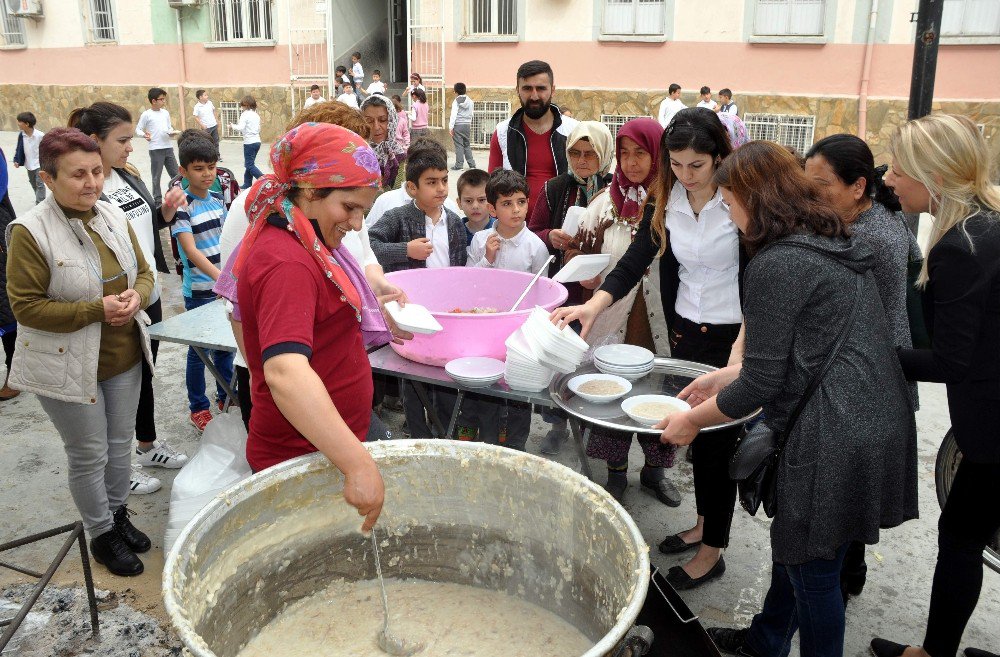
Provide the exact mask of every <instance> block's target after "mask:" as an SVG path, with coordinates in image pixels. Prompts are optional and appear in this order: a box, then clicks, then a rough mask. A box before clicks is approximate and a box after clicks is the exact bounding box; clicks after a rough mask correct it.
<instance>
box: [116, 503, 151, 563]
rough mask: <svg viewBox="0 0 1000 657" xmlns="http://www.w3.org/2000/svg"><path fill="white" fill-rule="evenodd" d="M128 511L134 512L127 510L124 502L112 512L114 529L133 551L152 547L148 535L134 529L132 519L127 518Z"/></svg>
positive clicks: (145, 550)
mask: <svg viewBox="0 0 1000 657" xmlns="http://www.w3.org/2000/svg"><path fill="white" fill-rule="evenodd" d="M129 513H133V514H134V513H135V512H134V511H129V510H128V507H127V506H125V505H124V504H122V505H121V506H120V507H118V510H117V511H115V514H114V522H115V531H116V532H118V535H119V536H121V537H122V540H123V541H125V545H127V546H128V547H129V549H130V550H132V551H133V552H137V553H142V552H147V551H149V548H150V547H152V543H150V541H149V537H148V536H146V535H145V534H143V533H142V532H141V531H139V530H138V529H136V528H135V525H133V524H132V521H131V520H129V519H128V516H129Z"/></svg>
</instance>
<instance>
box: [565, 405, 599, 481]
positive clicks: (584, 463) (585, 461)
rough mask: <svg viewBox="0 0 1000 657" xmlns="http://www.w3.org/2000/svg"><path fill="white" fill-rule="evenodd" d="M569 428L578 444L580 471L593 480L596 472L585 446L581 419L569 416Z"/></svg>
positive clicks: (577, 452) (574, 442) (575, 443)
mask: <svg viewBox="0 0 1000 657" xmlns="http://www.w3.org/2000/svg"><path fill="white" fill-rule="evenodd" d="M569 430H570V433H572V434H573V444H574V445H576V455H577V458H579V459H580V472H582V473H583V475H584V476H585V477H586V478H587V479H590V480H591V481H593V480H594V472H593V471H592V470H591V469H590V459H589V458H587V448H586V447H585V442H584V434H583V431H581V429H580V420H579V419H577V418H575V417H573V416H572V415H570V416H569ZM588 431H589V429H588Z"/></svg>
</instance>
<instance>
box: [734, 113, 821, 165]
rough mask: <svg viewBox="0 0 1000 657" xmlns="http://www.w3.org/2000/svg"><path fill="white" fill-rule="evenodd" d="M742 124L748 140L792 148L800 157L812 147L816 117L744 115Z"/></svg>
mask: <svg viewBox="0 0 1000 657" xmlns="http://www.w3.org/2000/svg"><path fill="white" fill-rule="evenodd" d="M743 123H745V124H746V126H747V134H748V135H749V137H750V139H753V140H757V139H763V140H766V141H773V142H775V143H777V144H781V145H782V146H786V147H788V148H794V149H795V151H796V152H797V153H798V154H799V155H800V156H801V155H805V154H806V151H808V150H809V148H810V147H811V146H812V145H813V140H814V138H815V134H816V117H815V116H799V115H793V114H746V115H745V116H744V117H743Z"/></svg>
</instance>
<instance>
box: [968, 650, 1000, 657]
mask: <svg viewBox="0 0 1000 657" xmlns="http://www.w3.org/2000/svg"><path fill="white" fill-rule="evenodd" d="M965 657H1000V655H998V654H996V653H994V652H987V651H985V650H980V649H979V648H966V649H965Z"/></svg>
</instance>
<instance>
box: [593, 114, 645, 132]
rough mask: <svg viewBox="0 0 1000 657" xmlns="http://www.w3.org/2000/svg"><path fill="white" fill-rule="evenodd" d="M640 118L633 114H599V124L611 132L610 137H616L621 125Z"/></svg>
mask: <svg viewBox="0 0 1000 657" xmlns="http://www.w3.org/2000/svg"><path fill="white" fill-rule="evenodd" d="M640 118H642V116H637V115H634V114H601V123H603V124H604V125H606V126H608V130H610V131H611V136H612V137H615V138H617V137H618V129H619V128H621V127H622V126H623V125H625V124H626V123H628V122H629V121H631V120H632V119H640Z"/></svg>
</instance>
